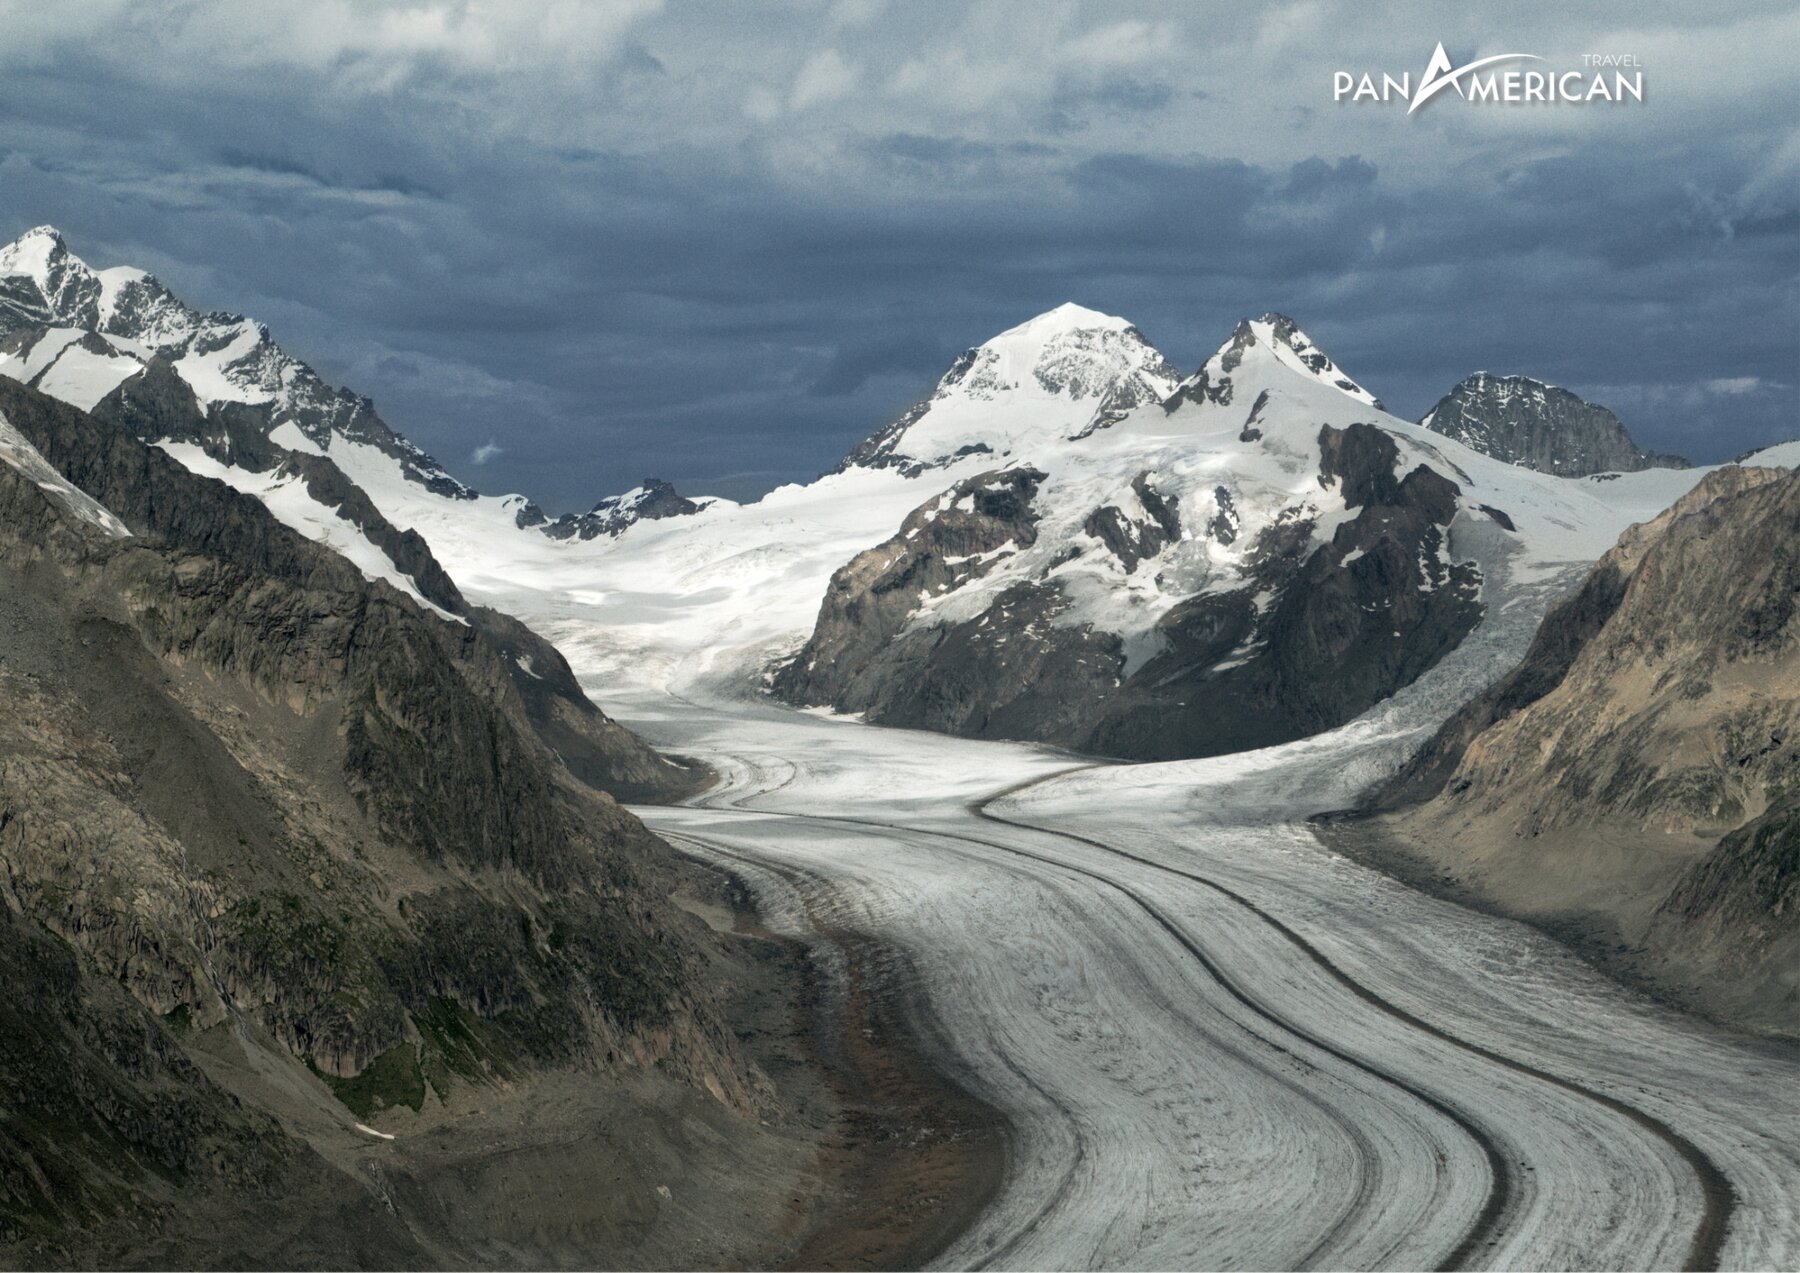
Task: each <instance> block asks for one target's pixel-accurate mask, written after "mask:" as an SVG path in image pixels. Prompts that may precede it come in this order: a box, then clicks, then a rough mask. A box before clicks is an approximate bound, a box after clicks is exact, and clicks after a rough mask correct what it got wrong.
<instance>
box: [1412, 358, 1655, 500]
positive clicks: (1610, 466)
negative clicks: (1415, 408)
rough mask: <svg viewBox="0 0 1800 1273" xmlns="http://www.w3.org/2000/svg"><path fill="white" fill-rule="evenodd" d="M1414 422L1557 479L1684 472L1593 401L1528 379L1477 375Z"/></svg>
mask: <svg viewBox="0 0 1800 1273" xmlns="http://www.w3.org/2000/svg"><path fill="white" fill-rule="evenodd" d="M1419 423H1420V424H1421V425H1423V426H1424V427H1425V428H1427V429H1430V430H1431V431H1432V432H1434V433H1441V434H1443V435H1444V436H1445V437H1450V438H1455V439H1456V440H1457V441H1458V442H1461V443H1462V444H1463V445H1464V446H1467V447H1469V448H1471V449H1473V450H1476V451H1480V452H1481V453H1482V454H1483V455H1491V456H1493V457H1494V458H1495V459H1497V460H1505V461H1506V462H1507V463H1509V464H1518V465H1522V466H1524V467H1525V468H1528V469H1536V470H1537V471H1538V472H1540V473H1556V474H1560V475H1561V476H1563V477H1586V476H1588V475H1589V474H1592V473H1633V472H1636V471H1638V470H1639V469H1648V468H1671V469H1684V468H1687V467H1688V462H1687V461H1686V460H1684V459H1682V458H1681V457H1680V456H1679V455H1658V454H1656V453H1654V452H1650V451H1645V450H1643V449H1642V448H1640V447H1639V446H1638V444H1637V443H1636V442H1634V441H1632V438H1631V434H1630V433H1628V432H1626V429H1625V426H1624V424H1623V423H1621V422H1620V420H1619V417H1618V416H1616V415H1614V414H1613V413H1612V412H1611V411H1608V410H1607V409H1606V408H1605V407H1603V406H1600V405H1599V404H1598V403H1593V402H1583V401H1582V400H1581V399H1580V398H1578V397H1576V396H1575V395H1574V394H1572V393H1570V392H1569V391H1568V390H1567V389H1559V388H1557V387H1556V386H1555V385H1547V384H1545V383H1544V382H1543V381H1541V380H1533V379H1531V378H1530V377H1528V376H1495V375H1490V374H1489V373H1487V372H1485V371H1478V372H1476V373H1475V374H1474V375H1472V376H1470V377H1469V378H1468V379H1467V380H1465V381H1463V382H1462V383H1461V384H1459V385H1457V386H1456V388H1454V389H1452V390H1451V391H1450V392H1449V393H1448V394H1446V395H1444V397H1443V398H1441V399H1439V401H1438V404H1437V405H1436V406H1435V407H1433V408H1432V409H1431V410H1430V411H1427V412H1426V413H1425V415H1424V417H1423V418H1422V419H1421V420H1420V421H1419Z"/></svg>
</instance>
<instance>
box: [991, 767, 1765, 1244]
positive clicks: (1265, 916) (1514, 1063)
mask: <svg viewBox="0 0 1800 1273" xmlns="http://www.w3.org/2000/svg"><path fill="white" fill-rule="evenodd" d="M1091 768H1094V766H1092V765H1077V766H1073V767H1071V768H1069V769H1064V770H1060V771H1059V772H1057V773H1053V774H1046V775H1045V776H1044V777H1042V778H1033V779H1030V780H1029V781H1026V782H1021V783H1015V784H1014V785H1013V786H1011V787H1007V788H1006V789H1005V790H1002V791H997V792H995V793H994V794H993V795H991V796H988V797H986V798H985V799H982V800H978V801H975V802H973V803H971V804H970V805H969V810H970V812H972V813H974V814H975V815H976V816H977V817H980V818H985V819H987V820H988V821H990V822H997V823H999V824H1001V825H1002V826H1009V827H1015V828H1017V829H1019V830H1024V831H1032V832H1036V833H1037V834H1039V835H1049V836H1055V837H1057V838H1060V839H1064V840H1069V841H1072V842H1073V843H1076V844H1082V845H1086V846H1087V847H1089V848H1093V849H1099V850H1100V851H1101V852H1103V853H1107V854H1111V855H1112V856H1114V857H1119V858H1124V859H1125V860H1127V861H1130V862H1135V863H1137V864H1138V865H1140V866H1147V867H1149V868H1151V869H1152V870H1156V871H1162V872H1164V873H1166V874H1169V875H1174V876H1178V877H1180V878H1181V879H1185V880H1191V881H1193V882H1194V883H1196V884H1201V885H1204V886H1205V887H1207V888H1209V889H1211V890H1213V892H1215V893H1217V894H1219V895H1220V896H1221V897H1225V898H1228V899H1230V900H1231V901H1233V902H1235V903H1236V904H1237V905H1239V906H1241V907H1243V908H1244V909H1245V910H1247V911H1249V912H1250V913H1251V914H1253V915H1255V916H1257V918H1259V919H1261V920H1262V921H1263V922H1264V923H1266V924H1268V925H1269V926H1270V927H1271V928H1273V929H1274V930H1275V931H1276V932H1278V933H1280V934H1281V935H1282V936H1283V937H1285V938H1287V940H1288V941H1289V942H1291V943H1292V944H1293V945H1294V946H1295V947H1296V948H1298V949H1299V950H1300V951H1301V952H1302V953H1303V954H1305V955H1306V957H1307V958H1308V959H1311V960H1312V961H1313V963H1315V964H1317V965H1318V966H1319V967H1320V968H1321V969H1323V970H1324V971H1325V972H1326V973H1328V974H1329V975H1330V976H1331V977H1332V978H1333V979H1334V980H1335V981H1337V982H1338V983H1339V984H1340V985H1342V986H1343V987H1344V988H1345V989H1346V990H1348V991H1350V993H1352V994H1354V995H1355V996H1356V997H1357V998H1359V999H1361V1000H1362V1001H1363V1002H1364V1003H1367V1004H1368V1005H1369V1006H1371V1007H1373V1008H1375V1009H1377V1010H1379V1011H1381V1012H1383V1013H1385V1014H1387V1015H1388V1016H1390V1017H1392V1018H1393V1019H1395V1020H1396V1021H1400V1022H1402V1023H1403V1024H1405V1025H1408V1026H1411V1027H1412V1028H1413V1029H1415V1030H1420V1031H1423V1032H1424V1033H1426V1034H1428V1035H1430V1036H1432V1037H1433V1038H1435V1039H1441V1040H1442V1041H1443V1042H1445V1043H1448V1044H1450V1045H1451V1046H1452V1047H1456V1048H1460V1049H1462V1050H1463V1051H1465V1052H1468V1053H1470V1054H1471V1055H1473V1056H1478V1057H1481V1058H1482V1059H1483V1060H1486V1061H1491V1062H1493V1063H1494V1064H1496V1065H1502V1066H1505V1067H1506V1068H1507V1069H1509V1070H1512V1071H1513V1072H1514V1073H1517V1074H1524V1075H1527V1076H1529V1077H1531V1078H1534V1079H1538V1080H1540V1081H1541V1082H1545V1083H1549V1084H1551V1085H1552V1086H1554V1087H1559V1088H1561V1089H1563V1090H1564V1091H1566V1092H1572V1093H1574V1094H1575V1095H1577V1096H1582V1097H1585V1098H1587V1099H1588V1100H1590V1101H1594V1102H1596V1103H1597V1104H1599V1105H1602V1106H1604V1107H1605V1108H1607V1109H1609V1110H1611V1111H1613V1112H1614V1113H1615V1114H1619V1115H1622V1116H1623V1117H1625V1118H1628V1119H1630V1120H1631V1121H1632V1122H1634V1123H1636V1124H1637V1125H1638V1126H1640V1127H1642V1128H1644V1129H1645V1130H1646V1131H1648V1132H1650V1133H1651V1134H1652V1135H1654V1136H1656V1137H1657V1138H1658V1139H1660V1140H1661V1141H1662V1142H1663V1143H1664V1144H1666V1145H1668V1146H1669V1148H1671V1149H1673V1150H1674V1151H1675V1152H1676V1154H1677V1155H1679V1156H1680V1157H1681V1158H1682V1160H1683V1161H1685V1162H1686V1163H1687V1165H1688V1167H1689V1168H1690V1169H1691V1170H1692V1171H1693V1173H1694V1177H1695V1179H1696V1181H1697V1182H1698V1183H1699V1186H1700V1197H1701V1212H1700V1223H1699V1225H1698V1226H1696V1228H1695V1230H1694V1238H1693V1241H1692V1242H1691V1243H1690V1244H1689V1246H1688V1254H1687V1259H1686V1260H1685V1261H1684V1262H1683V1264H1682V1268H1683V1269H1684V1270H1708V1269H1717V1268H1718V1267H1719V1263H1720V1260H1721V1258H1722V1255H1723V1251H1724V1246H1725V1235H1726V1233H1727V1232H1728V1231H1729V1229H1730V1225H1731V1216H1732V1212H1734V1211H1735V1210H1736V1209H1737V1190H1736V1189H1735V1188H1734V1187H1733V1186H1732V1183H1731V1180H1730V1178H1729V1177H1727V1176H1726V1175H1725V1173H1724V1172H1723V1171H1721V1170H1719V1166H1718V1164H1717V1163H1715V1162H1713V1160H1712V1159H1711V1158H1710V1157H1708V1156H1707V1154H1706V1151H1704V1150H1703V1149H1701V1148H1700V1147H1699V1146H1698V1145H1696V1144H1695V1143H1694V1142H1693V1141H1691V1140H1689V1139H1688V1138H1687V1137H1686V1136H1683V1135H1682V1134H1681V1133H1680V1132H1678V1131H1676V1130H1675V1129H1674V1128H1673V1127H1670V1126H1669V1125H1668V1124H1667V1123H1665V1122H1663V1121H1662V1120H1661V1119H1659V1118H1657V1117H1656V1116H1655V1115H1653V1114H1649V1113H1646V1112H1645V1111H1643V1110H1641V1109H1639V1108H1637V1106H1635V1105H1628V1104H1626V1103H1625V1102H1624V1101H1622V1100H1619V1099H1618V1098H1617V1097H1614V1096H1608V1095H1607V1094H1606V1093H1604V1092H1597V1091H1595V1090H1594V1089H1593V1088H1590V1087H1587V1086H1585V1085H1583V1084H1581V1083H1577V1082H1575V1081H1574V1080H1573V1079H1566V1078H1563V1077H1561V1076H1560V1075H1556V1074H1551V1073H1550V1072H1548V1071H1546V1070H1540V1069H1538V1068H1537V1067H1536V1066H1534V1065H1529V1064H1527V1063H1525V1062H1523V1061H1519V1060H1515V1059H1514V1058H1512V1057H1509V1056H1505V1055H1503V1054H1502V1053H1499V1052H1495V1051H1493V1050H1492V1049H1491V1048H1485V1047H1483V1046H1481V1045H1480V1044H1479V1043H1471V1042H1470V1041H1468V1040H1467V1039H1462V1038H1459V1037H1457V1036H1456V1035H1454V1034H1451V1033H1450V1032H1448V1031H1447V1030H1444V1029H1441V1028H1440V1027H1438V1026H1435V1025H1433V1024H1431V1023H1430V1022H1429V1021H1426V1020H1423V1019H1422V1018H1420V1017H1417V1016H1414V1015H1413V1014H1412V1013H1410V1012H1408V1011H1407V1010H1406V1009H1404V1008H1402V1007H1400V1006H1398V1005H1397V1004H1394V1003H1390V1002H1389V1001H1388V1000H1386V999H1384V998H1382V997H1381V996H1380V995H1378V994H1376V993H1375V992H1374V991H1373V990H1370V989H1369V988H1368V987H1367V986H1365V985H1363V984H1362V983H1361V982H1359V981H1357V980H1356V979H1355V978H1353V977H1351V976H1350V975H1349V974H1348V973H1346V972H1345V971H1344V970H1343V969H1341V968H1339V967H1338V966H1337V965H1336V964H1334V963H1332V962H1331V960H1330V959H1328V958H1326V956H1325V954H1324V952H1322V951H1321V950H1319V948H1318V947H1316V946H1314V945H1313V944H1312V943H1311V942H1309V941H1308V940H1307V939H1306V938H1304V937H1302V936H1301V935H1300V934H1299V933H1297V932H1295V931H1294V930H1293V929H1292V928H1290V927H1288V925H1287V924H1285V923H1283V922H1282V921H1281V920H1279V919H1277V918H1276V917H1275V916H1274V915H1272V914H1270V913H1269V912H1268V911H1266V910H1264V909H1263V908H1262V907H1260V906H1258V905H1257V904H1256V903H1255V902H1252V901H1251V900H1250V899H1249V898H1247V897H1245V896H1243V895H1242V894H1241V893H1238V892H1236V891H1235V890H1233V889H1230V888H1228V887H1226V886H1225V885H1223V884H1220V883H1218V882H1217V881H1216V880H1212V879H1209V878H1207V877H1206V876H1204V875H1199V874H1196V873H1195V872H1192V871H1186V870H1183V869H1181V868H1180V867H1174V866H1169V865H1167V864H1166V863H1163V862H1157V861H1155V860H1153V859H1151V858H1146V857H1140V856H1139V855H1138V854H1136V853H1131V852H1128V851H1127V850H1125V849H1120V848H1115V847H1114V846H1112V845H1110V844H1104V843H1102V842H1101V841H1099V840H1094V839H1090V838H1089V837H1087V836H1084V835H1076V834H1074V833H1073V832H1069V831H1058V830H1055V829H1052V828H1049V827H1041V826H1037V825H1034V824H1033V823H1030V822H1021V821H1018V820H1016V819H1013V818H1007V817H1003V816H1001V815H1000V814H997V813H994V812H992V811H991V810H990V809H989V808H988V806H989V805H991V804H993V803H994V802H995V801H996V800H1002V799H1005V798H1006V797H1007V796H1011V795H1016V794H1018V793H1019V792H1021V791H1024V790H1026V789H1028V788H1030V787H1035V786H1037V785H1038V784H1039V783H1044V782H1048V781H1050V780H1051V779H1052V778H1061V777H1065V776H1067V775H1068V774H1071V773H1075V772H1078V771H1079V770H1082V769H1091ZM1033 856H1035V855H1033ZM1052 860H1053V859H1052ZM1073 869H1080V868H1073ZM1096 878H1103V877H1096ZM1303 1037H1304V1036H1303ZM1340 1055H1341V1054H1340ZM1353 1063H1354V1062H1353ZM1458 1121H1459V1122H1461V1121H1462V1120H1461V1119H1460V1118H1459V1119H1458ZM1483 1145H1484V1147H1486V1146H1487V1142H1486V1141H1484V1142H1483ZM1489 1152H1490V1159H1489V1161H1490V1162H1492V1161H1494V1159H1493V1157H1492V1150H1490V1151H1489ZM1502 1210H1503V1208H1502V1207H1497V1206H1495V1205H1494V1202H1493V1199H1490V1200H1489V1205H1488V1207H1486V1208H1484V1209H1483V1211H1482V1218H1481V1219H1480V1220H1478V1221H1477V1222H1476V1229H1475V1230H1471V1231H1470V1234H1469V1236H1468V1237H1467V1238H1465V1239H1464V1241H1463V1243H1462V1245H1461V1246H1459V1247H1458V1248H1457V1250H1456V1251H1454V1252H1452V1253H1451V1257H1450V1259H1449V1260H1448V1261H1446V1267H1457V1266H1459V1265H1460V1264H1461V1263H1464V1262H1466V1261H1467V1259H1468V1257H1469V1255H1470V1254H1472V1253H1473V1251H1474V1250H1475V1249H1476V1247H1477V1246H1478V1245H1479V1244H1481V1243H1484V1242H1485V1241H1486V1240H1487V1235H1486V1233H1485V1232H1478V1231H1477V1230H1481V1229H1482V1226H1483V1224H1484V1223H1485V1224H1486V1226H1487V1227H1489V1228H1492V1227H1493V1226H1494V1225H1495V1224H1496V1223H1497V1222H1498V1220H1499V1218H1500V1214H1501V1211H1502Z"/></svg>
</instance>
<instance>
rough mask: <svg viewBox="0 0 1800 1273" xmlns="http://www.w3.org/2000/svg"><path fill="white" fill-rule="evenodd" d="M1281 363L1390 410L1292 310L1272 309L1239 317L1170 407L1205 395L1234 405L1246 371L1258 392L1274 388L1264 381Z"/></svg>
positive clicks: (1371, 403)
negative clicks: (1322, 346)
mask: <svg viewBox="0 0 1800 1273" xmlns="http://www.w3.org/2000/svg"><path fill="white" fill-rule="evenodd" d="M1246 364H1249V367H1248V368H1247V369H1246V370H1240V368H1246ZM1275 366H1280V367H1283V368H1286V369H1287V371H1289V372H1295V373H1298V374H1299V375H1301V376H1303V377H1305V378H1307V379H1309V380H1313V381H1317V382H1319V383H1321V384H1325V385H1329V386H1330V387H1331V388H1333V389H1336V390H1337V391H1338V392H1340V393H1342V394H1345V395H1346V396H1348V397H1350V398H1352V399H1354V400H1355V401H1357V402H1360V403H1362V404H1363V405H1364V406H1368V407H1373V408H1374V409H1375V410H1377V411H1381V410H1385V408H1384V407H1383V406H1382V405H1381V400H1380V399H1379V398H1377V397H1376V396H1375V395H1374V394H1372V393H1370V392H1369V391H1368V390H1367V389H1364V388H1363V387H1362V386H1361V385H1359V384H1357V383H1356V381H1354V380H1352V379H1350V377H1349V376H1347V375H1345V374H1344V373H1343V371H1342V370H1341V369H1340V368H1339V367H1338V365H1337V364H1336V363H1334V362H1333V361H1332V360H1331V358H1330V357H1329V356H1328V355H1327V354H1326V353H1325V351H1324V350H1322V349H1320V348H1319V347H1318V346H1317V345H1315V344H1314V343H1313V341H1312V338H1311V337H1310V336H1308V335H1307V334H1306V333H1305V332H1303V331H1301V330H1300V325H1299V324H1298V323H1296V322H1295V321H1294V320H1293V319H1291V318H1289V317H1288V316H1287V315H1286V314H1278V313H1275V312H1274V311H1272V310H1271V311H1269V312H1267V313H1265V314H1263V315H1262V316H1261V317H1259V318H1242V319H1239V320H1238V324H1237V326H1236V327H1234V328H1232V331H1231V335H1230V336H1229V337H1228V338H1227V339H1226V341H1225V343H1224V344H1222V345H1220V346H1219V348H1218V349H1217V350H1216V351H1215V352H1214V353H1213V356H1212V357H1211V358H1208V359H1207V360H1206V363H1205V365H1203V366H1202V367H1201V368H1200V370H1199V371H1197V372H1195V373H1194V374H1193V375H1192V376H1189V377H1188V378H1187V379H1186V380H1184V381H1183V382H1182V383H1181V387H1180V389H1179V390H1177V392H1176V393H1175V394H1173V395H1171V396H1170V397H1169V399H1168V401H1167V402H1166V403H1165V406H1166V408H1167V409H1169V410H1173V409H1174V408H1176V407H1177V406H1179V405H1180V404H1181V403H1182V402H1199V401H1201V400H1203V399H1204V400H1206V401H1210V402H1213V403H1215V404H1219V405H1224V404H1227V403H1230V402H1231V401H1232V398H1233V395H1234V392H1235V391H1236V389H1239V388H1244V387H1249V386H1234V380H1236V379H1243V378H1244V377H1245V376H1246V375H1249V376H1251V377H1252V378H1254V379H1255V380H1257V382H1258V383H1256V384H1255V385H1254V387H1255V388H1256V389H1257V390H1259V391H1262V390H1266V389H1268V388H1270V387H1271V386H1270V385H1269V384H1264V383H1262V381H1263V380H1264V379H1265V378H1266V376H1267V373H1268V372H1269V371H1271V370H1272V369H1273V367H1275ZM1276 379H1279V376H1277V377H1276Z"/></svg>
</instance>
